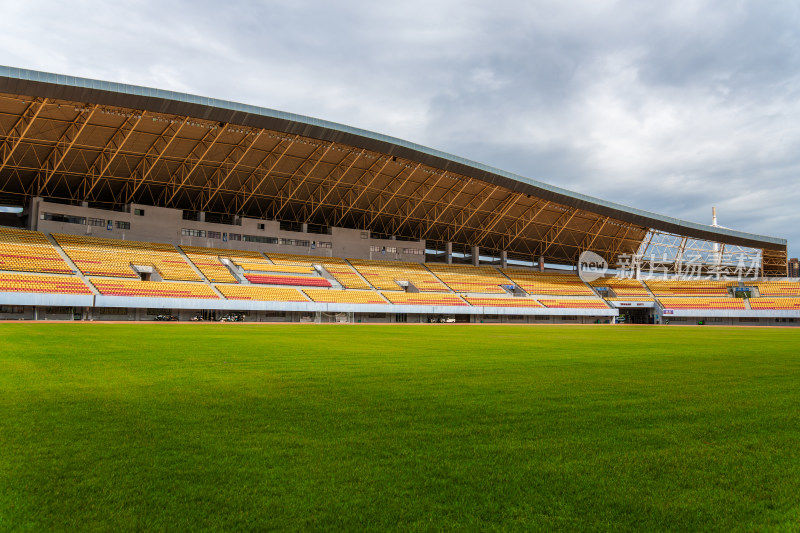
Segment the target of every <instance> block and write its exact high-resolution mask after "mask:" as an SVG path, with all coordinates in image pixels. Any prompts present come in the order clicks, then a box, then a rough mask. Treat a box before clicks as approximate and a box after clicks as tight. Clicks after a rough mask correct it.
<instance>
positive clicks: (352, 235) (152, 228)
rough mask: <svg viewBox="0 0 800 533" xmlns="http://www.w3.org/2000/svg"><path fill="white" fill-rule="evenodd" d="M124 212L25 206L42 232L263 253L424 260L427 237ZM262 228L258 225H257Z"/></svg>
mask: <svg viewBox="0 0 800 533" xmlns="http://www.w3.org/2000/svg"><path fill="white" fill-rule="evenodd" d="M128 207H129V209H128V210H127V211H126V212H119V211H108V210H105V209H96V208H90V207H83V206H80V205H65V204H58V203H52V202H47V201H44V200H42V199H41V198H34V199H33V200H32V201H31V205H30V207H29V213H30V224H29V225H30V228H31V229H34V230H38V231H43V232H45V233H67V234H71V235H92V236H95V237H105V238H110V239H123V240H135V241H149V242H161V243H167V244H176V245H186V246H204V247H209V248H224V249H230V250H248V251H256V252H266V253H270V252H272V253H289V254H303V255H312V256H319V257H352V258H356V259H370V258H372V259H381V260H385V261H391V260H402V261H411V262H420V263H421V262H424V260H425V255H424V252H425V241H411V242H408V241H395V240H390V239H373V238H371V235H370V233H369V232H368V231H362V230H355V229H348V228H331V229H330V232H331V233H330V234H327V235H325V234H317V233H308V232H306V231H284V230H281V229H280V222H279V221H277V220H257V219H252V218H241V219H240V222H241V224H240V225H229V224H216V223H210V222H201V221H193V220H183V211H181V210H179V209H167V208H163V207H153V206H148V205H139V204H131V205H130V206H128ZM136 210H141V211H143V212H144V214H143V215H141V216H140V215H136V214H135V213H136ZM45 213H53V214H59V215H68V216H75V217H84V218H86V219H87V221H88V219H90V218H94V219H102V220H104V221H105V222H106V224H104V225H103V226H90V225H88V224H87V225H83V224H71V223H65V222H55V221H51V220H43V216H44V215H45ZM109 220H110V221H111V222H112V224H111V226H112V228H111V229H110V230H109V229H107V223H108V221H109ZM117 222H127V223H129V224H130V229H125V230H123V229H119V228H117ZM260 225H263V226H264V228H263V229H260V228H259V226H260ZM183 229H189V230H202V231H205V232H206V234H208V232H209V231H214V232H218V233H220V234H228V235H230V234H231V233H234V234H238V235H253V236H257V237H274V238H277V239H295V240H301V241H309V245H308V246H295V245H282V244H266V243H255V242H246V241H236V240H232V239H231V238H228V240H227V241H225V240H223V239H211V238H208V237H188V236H183V235H182V231H181V230H183ZM314 241H316V242H326V243H331V248H322V247H320V246H316V247H314V248H312V246H311V243H312V242H314ZM371 246H378V247H380V248H383V247H386V248H392V247H395V248H397V253H389V254H381V253H380V252H370V247H371ZM406 248H408V249H415V250H422V254H405V253H403V249H406Z"/></svg>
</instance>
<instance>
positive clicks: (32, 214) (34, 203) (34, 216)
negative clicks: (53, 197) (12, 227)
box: [28, 196, 42, 231]
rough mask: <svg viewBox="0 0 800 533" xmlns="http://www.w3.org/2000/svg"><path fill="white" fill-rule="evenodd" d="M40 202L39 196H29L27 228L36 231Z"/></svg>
mask: <svg viewBox="0 0 800 533" xmlns="http://www.w3.org/2000/svg"><path fill="white" fill-rule="evenodd" d="M41 202H42V197H41V196H35V197H33V198H31V205H30V208H29V209H28V212H29V214H28V228H29V229H32V230H33V231H37V230H38V229H39V207H40V204H41Z"/></svg>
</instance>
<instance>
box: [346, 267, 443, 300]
mask: <svg viewBox="0 0 800 533" xmlns="http://www.w3.org/2000/svg"><path fill="white" fill-rule="evenodd" d="M348 261H349V262H350V264H351V265H352V266H353V268H355V269H356V270H357V271H358V272H359V273H360V274H361V275H362V276H364V279H366V280H367V281H368V282H370V283H371V284H372V286H373V287H375V288H376V289H380V290H391V291H396V290H398V289H402V288H403V287H402V286H401V285H400V284H398V283H397V281H407V282H409V283H411V284H412V285H414V286H415V287H416V288H417V289H419V290H420V291H423V292H444V291H447V287H445V286H444V285H443V284H442V283H441V282H440V281H439V280H438V279H436V277H435V276H434V275H433V274H431V272H430V271H429V270H427V269H426V268H425V267H424V266H422V265H421V264H419V263H405V262H399V261H374V260H368V259H348Z"/></svg>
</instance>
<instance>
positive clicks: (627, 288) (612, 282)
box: [589, 278, 653, 301]
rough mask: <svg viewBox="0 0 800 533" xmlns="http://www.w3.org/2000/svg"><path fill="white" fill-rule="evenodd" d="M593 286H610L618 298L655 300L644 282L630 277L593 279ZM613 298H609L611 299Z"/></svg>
mask: <svg viewBox="0 0 800 533" xmlns="http://www.w3.org/2000/svg"><path fill="white" fill-rule="evenodd" d="M589 285H591V286H592V287H608V288H609V289H611V290H612V291H614V294H615V295H616V296H615V297H614V298H613V299H616V300H634V301H653V297H652V296H650V294H649V293H648V292H647V289H646V288H645V287H644V285H642V282H640V281H639V280H636V279H630V278H624V279H621V278H601V279H597V280H594V281H592V282H591V283H590V284H589ZM610 299H612V298H609V300H610Z"/></svg>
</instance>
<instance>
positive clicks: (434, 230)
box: [0, 66, 786, 262]
mask: <svg viewBox="0 0 800 533" xmlns="http://www.w3.org/2000/svg"><path fill="white" fill-rule="evenodd" d="M0 143H2V159H1V160H0V196H2V197H5V198H11V199H15V200H16V201H17V202H18V203H23V202H25V201H27V200H28V199H29V198H31V197H34V196H43V197H47V198H51V199H60V200H62V201H71V202H80V201H88V202H90V203H91V204H92V205H102V206H107V207H112V208H119V207H121V206H124V205H127V204H130V203H141V204H148V205H157V206H164V207H174V208H180V209H186V210H194V211H205V212H212V213H221V214H228V215H234V214H238V215H243V216H249V217H255V218H267V219H280V220H293V221H300V222H308V223H315V224H323V225H330V226H340V227H353V228H360V229H368V230H371V231H373V232H377V233H381V234H390V235H397V236H400V237H408V238H416V239H428V240H432V241H439V242H445V241H450V242H454V243H457V244H462V245H465V246H472V245H478V246H481V247H483V248H488V249H491V250H507V251H508V252H509V254H510V256H512V257H513V256H517V255H518V256H526V257H530V256H534V257H538V256H544V257H545V258H546V259H547V260H550V261H557V262H558V261H562V262H563V261H567V262H575V260H576V259H577V257H578V255H579V254H580V252H581V251H583V250H592V251H595V252H597V253H599V254H600V255H602V256H604V257H606V258H607V259H611V258H612V257H615V256H616V255H617V254H619V253H633V252H635V251H636V250H637V249H638V247H639V245H640V244H641V242H642V241H643V239H644V238H645V237H646V235H647V234H648V232H649V231H651V230H655V231H660V232H668V233H672V234H676V235H680V236H685V237H687V238H693V239H702V240H709V241H714V242H720V243H724V244H730V245H737V246H745V247H752V248H758V249H763V250H765V251H767V250H769V251H774V252H776V253H778V254H784V256H785V250H786V241H785V240H784V239H779V238H774V237H767V236H763V235H756V234H751V233H745V232H741V231H735V230H731V229H727V228H721V227H713V226H709V225H703V224H697V223H694V222H688V221H684V220H679V219H677V218H672V217H668V216H663V215H659V214H655V213H651V212H648V211H644V210H640V209H635V208H631V207H627V206H624V205H621V204H618V203H614V202H610V201H606V200H601V199H599V198H594V197H591V196H587V195H583V194H580V193H576V192H572V191H568V190H566V189H562V188H560V187H556V186H553V185H549V184H546V183H543V182H540V181H536V180H533V179H530V178H527V177H524V176H519V175H516V174H512V173H509V172H505V171H503V170H500V169H497V168H493V167H490V166H487V165H483V164H481V163H477V162H474V161H470V160H468V159H464V158H461V157H458V156H454V155H451V154H447V153H444V152H441V151H438V150H434V149H431V148H427V147H424V146H421V145H417V144H413V143H410V142H407V141H403V140H401V139H396V138H393V137H389V136H386V135H381V134H378V133H373V132H370V131H366V130H361V129H358V128H353V127H350V126H345V125H342V124H336V123H333V122H328V121H324V120H320V119H315V118H311V117H306V116H302V115H296V114H291V113H285V112H282V111H275V110H271V109H266V108H261V107H256V106H250V105H244V104H238V103H234V102H227V101H223V100H216V99H213V98H205V97H200V96H193V95H189V94H182V93H176V92H171V91H162V90H158V89H151V88H146V87H137V86H132V85H124V84H120V83H112V82H105V81H97V80H91V79H85V78H76V77H72V76H63V75H57V74H50V73H44V72H36V71H31V70H24V69H18V68H10V67H2V66H0Z"/></svg>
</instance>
